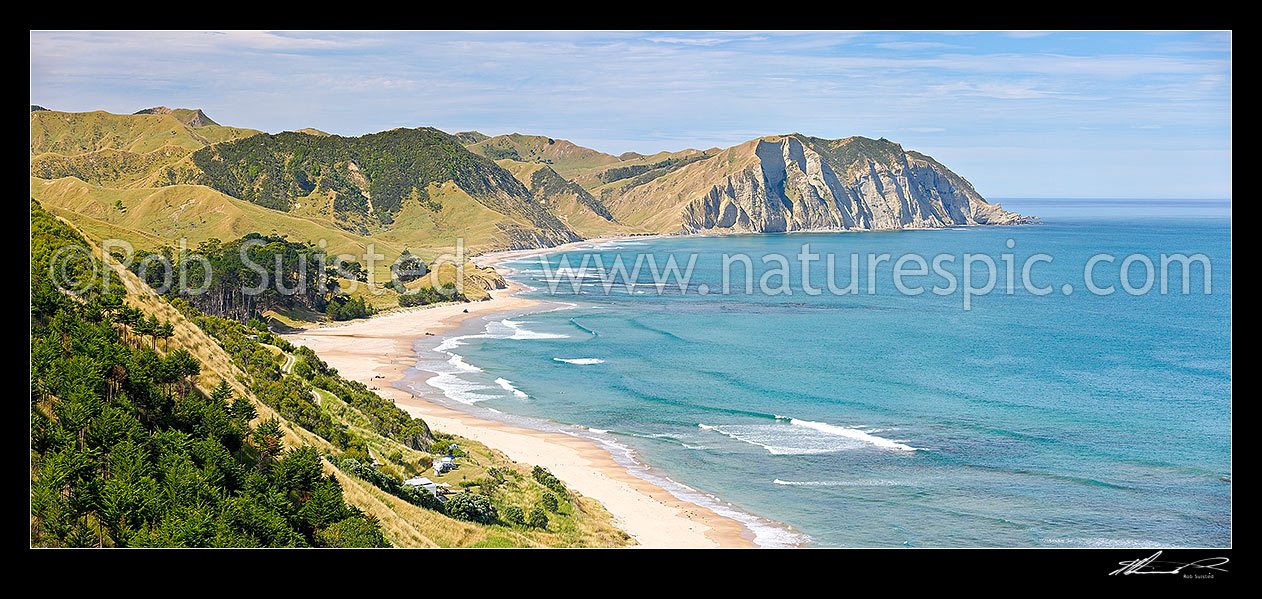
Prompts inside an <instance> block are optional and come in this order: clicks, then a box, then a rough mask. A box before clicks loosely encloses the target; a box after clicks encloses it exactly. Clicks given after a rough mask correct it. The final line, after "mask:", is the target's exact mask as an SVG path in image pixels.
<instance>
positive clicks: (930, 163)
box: [591, 133, 1026, 233]
mask: <svg viewBox="0 0 1262 599" xmlns="http://www.w3.org/2000/svg"><path fill="white" fill-rule="evenodd" d="M694 152H695V151H694ZM641 160H643V159H641ZM641 171H642V172H641ZM597 179H598V180H599V181H598V182H597V183H599V185H598V186H596V187H592V188H591V189H593V190H599V191H600V193H601V195H600V197H601V199H602V200H603V201H604V202H605V204H606V205H607V206H609V208H610V210H611V211H612V212H613V215H614V216H615V218H617V220H618V221H619V222H621V223H624V224H626V225H629V226H640V227H644V228H648V229H651V230H653V231H656V232H660V233H675V232H683V233H693V232H701V231H731V232H754V233H758V232H782V231H840V230H891V229H905V228H926V227H947V226H953V225H972V224H1016V223H1020V222H1026V219H1024V218H1023V217H1021V216H1020V215H1017V214H1014V213H1012V212H1007V211H1004V210H1002V209H1001V208H1000V207H999V206H997V205H992V204H989V203H987V202H986V201H985V200H984V199H983V198H982V196H981V195H980V194H978V193H977V191H976V190H974V189H973V186H972V185H971V184H969V183H968V181H966V180H965V179H964V178H963V177H960V176H959V175H956V174H955V173H953V172H951V171H950V170H949V169H947V168H946V167H945V166H943V165H942V164H940V163H939V162H937V161H936V160H933V159H932V158H930V157H928V156H926V155H924V154H920V153H918V152H908V151H905V150H904V149H903V148H902V146H900V145H898V144H896V143H894V142H892V141H889V140H886V139H868V138H865V137H848V138H844V139H822V138H817V137H809V136H805V135H801V134H798V133H793V134H790V135H773V136H767V137H760V138H758V139H754V140H751V141H748V142H745V143H743V144H740V145H736V146H733V147H730V148H727V149H724V150H707V151H706V152H698V153H696V154H692V155H690V156H689V155H684V156H675V157H671V158H668V159H666V160H661V161H658V162H655V163H653V164H649V165H641V166H639V167H638V168H632V167H629V166H628V167H613V168H610V169H606V170H605V171H603V172H602V173H598V174H597Z"/></svg>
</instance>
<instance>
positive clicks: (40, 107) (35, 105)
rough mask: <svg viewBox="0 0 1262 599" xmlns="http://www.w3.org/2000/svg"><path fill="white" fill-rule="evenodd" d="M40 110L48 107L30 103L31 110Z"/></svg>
mask: <svg viewBox="0 0 1262 599" xmlns="http://www.w3.org/2000/svg"><path fill="white" fill-rule="evenodd" d="M41 110H48V109H47V108H44V107H43V106H40V105H38V104H31V112H39V111H41Z"/></svg>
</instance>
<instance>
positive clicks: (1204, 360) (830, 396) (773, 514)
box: [401, 200, 1232, 547]
mask: <svg viewBox="0 0 1262 599" xmlns="http://www.w3.org/2000/svg"><path fill="white" fill-rule="evenodd" d="M1002 202H1003V205H1004V207H1005V208H1007V209H1010V210H1016V211H1018V212H1021V213H1023V214H1032V215H1036V216H1041V217H1043V224H1041V225H1033V226H1022V227H970V228H956V229H949V230H927V231H902V232H892V233H836V234H789V235H742V236H727V237H690V238H659V239H645V240H637V241H629V242H628V241H624V242H613V243H605V244H592V245H590V246H586V247H583V248H579V249H577V250H574V251H567V252H563V253H554V254H551V255H547V256H546V257H545V259H546V260H548V261H549V262H548V264H549V266H548V267H546V268H545V267H544V266H543V265H542V264H541V263H540V258H539V257H533V258H530V259H524V260H518V261H515V262H507V263H505V266H508V267H511V268H513V269H515V270H516V271H517V272H516V274H514V275H513V277H514V278H516V279H518V280H520V281H522V282H524V283H526V284H528V285H530V286H531V287H533V288H534V291H531V292H529V293H526V294H525V295H526V296H528V297H536V298H539V299H542V300H546V301H545V302H544V303H543V304H542V305H541V306H539V307H537V308H535V309H534V310H532V311H530V312H529V313H519V314H510V315H507V316H506V315H503V314H500V315H496V316H494V317H491V318H479V319H474V320H471V321H469V322H467V323H466V324H465V325H464V326H463V327H462V328H461V329H460V330H458V331H456V332H455V333H453V334H452V335H448V336H446V337H445V338H442V339H426V340H421V341H418V344H417V350H418V355H419V356H420V360H419V362H418V364H417V370H415V371H412V372H411V373H410V375H411V376H410V378H409V379H407V382H406V383H401V384H404V385H407V386H411V387H412V388H413V389H414V390H417V391H419V392H422V393H425V394H426V395H427V396H431V397H432V396H435V395H436V394H438V391H441V392H442V396H443V397H444V398H445V399H444V401H447V402H448V403H450V404H452V405H455V406H457V407H460V408H462V409H465V410H468V411H471V412H473V413H477V414H478V415H482V416H488V415H489V416H491V417H495V418H499V419H502V420H507V421H512V422H517V423H520V424H526V425H528V426H535V427H538V428H550V429H552V430H561V431H563V432H570V433H572V434H579V435H583V436H588V437H592V438H593V439H595V440H597V441H599V442H601V443H603V444H605V445H606V446H607V447H609V448H610V449H611V451H613V452H614V453H615V455H616V457H618V458H619V459H620V460H623V461H624V462H625V463H626V464H627V465H628V466H629V467H631V468H632V469H633V472H636V473H637V474H639V475H641V476H645V477H648V478H651V479H653V480H655V481H657V482H659V483H662V484H664V485H665V486H667V488H669V489H671V490H672V491H673V492H675V493H676V494H678V495H680V496H683V497H685V498H687V499H691V500H693V501H697V502H699V503H702V504H705V505H709V506H711V507H713V508H715V509H717V510H719V511H721V512H723V513H727V514H729V515H732V516H734V517H738V518H740V519H741V520H742V521H744V522H745V523H746V524H747V525H748V526H749V527H750V529H751V530H752V531H753V533H755V534H756V535H757V538H756V541H757V542H759V543H760V544H763V545H768V546H776V545H791V544H802V545H806V546H829V547H898V546H915V547H995V546H999V547H1027V546H1042V547H1101V546H1123V547H1124V546H1150V545H1160V546H1211V547H1224V546H1229V545H1230V544H1231V482H1230V481H1231V398H1232V396H1231V381H1232V378H1231V377H1232V372H1231V365H1232V364H1231V357H1232V354H1231V220H1230V203H1229V202H1225V201H1223V202H1216V201H1083V200H1003V201H1002ZM1009 240H1011V242H1012V243H1011V245H1012V248H1011V249H1009V247H1008V245H1009V244H1008V242H1009ZM804 244H807V245H809V249H810V251H811V252H813V253H817V254H819V255H821V258H820V259H819V260H818V261H817V262H815V263H813V264H812V265H811V266H810V268H809V269H808V270H809V271H810V278H809V282H808V281H803V280H802V277H801V272H802V270H803V269H802V268H801V264H800V262H799V261H798V258H797V255H798V253H799V252H800V251H801V249H802V246H803V245H804ZM738 253H741V254H745V255H748V256H750V257H751V262H752V264H753V265H754V273H755V279H754V283H755V293H753V294H747V293H745V289H744V280H743V278H742V277H740V276H737V277H736V278H735V279H734V280H733V282H732V283H731V290H732V293H728V294H723V293H720V292H719V291H718V290H720V289H721V288H722V271H723V268H722V256H723V255H724V254H728V255H734V254H738ZM966 253H967V254H987V255H989V256H991V257H992V259H993V261H994V262H995V264H996V272H997V275H998V276H999V282H998V284H997V286H996V289H995V291H992V292H990V293H989V294H985V295H979V296H977V297H972V298H971V303H970V308H971V309H969V310H965V309H964V308H963V297H962V292H961V291H960V290H959V289H957V290H956V291H954V292H953V293H950V294H947V295H937V294H935V293H933V292H932V291H930V289H932V288H933V287H935V286H938V287H943V286H946V285H947V282H946V280H945V278H944V277H941V276H937V275H935V274H934V273H933V271H932V270H930V271H929V274H928V275H924V276H908V277H906V279H905V286H907V287H923V288H924V289H925V291H924V292H923V293H921V294H919V295H907V294H904V293H902V292H900V291H899V290H898V289H897V288H896V287H895V285H894V283H893V278H892V270H893V262H894V261H896V260H897V259H898V258H899V257H900V256H904V255H907V254H919V255H921V256H923V257H924V258H925V259H926V262H931V261H932V259H933V257H934V256H935V255H938V254H946V255H950V256H954V257H955V258H954V262H953V263H946V264H945V265H944V266H943V268H944V270H945V271H947V272H950V273H952V274H953V275H954V276H956V278H957V280H962V274H963V273H962V266H961V262H962V260H963V256H964V254H966ZM1005 253H1007V254H1011V255H1012V256H1011V261H1012V262H1013V263H1014V264H1015V269H1014V275H1015V283H1016V285H1017V287H1016V288H1015V289H1014V290H1013V292H1012V293H1008V292H1007V289H1006V287H1005V285H1006V281H1005V280H1004V277H1005V276H1006V275H1005V274H1004V271H1005V268H1006V267H1005V261H1004V257H1003V255H1004V254H1005ZM1038 253H1045V254H1047V255H1049V256H1051V257H1052V261H1051V262H1040V263H1038V264H1036V265H1035V266H1034V267H1033V270H1032V274H1031V279H1032V282H1033V283H1034V285H1036V286H1039V287H1044V286H1046V287H1047V288H1048V289H1049V290H1051V291H1052V292H1051V293H1050V294H1047V295H1042V296H1040V295H1035V294H1034V293H1031V292H1029V291H1027V290H1025V289H1024V288H1022V287H1021V267H1022V264H1023V262H1024V260H1025V259H1026V257H1028V256H1031V255H1033V254H1038ZM1097 253H1109V254H1112V255H1114V256H1116V261H1115V262H1113V263H1107V262H1104V263H1100V264H1098V265H1097V266H1096V268H1095V276H1094V282H1095V284H1096V285H1098V286H1101V287H1107V286H1109V285H1113V286H1114V288H1115V292H1114V293H1113V294H1112V295H1108V296H1097V295H1093V294H1091V293H1090V292H1088V291H1087V289H1086V286H1085V284H1084V281H1083V267H1084V264H1086V263H1087V261H1088V259H1089V258H1090V257H1091V256H1092V255H1094V254H1097ZM1132 253H1140V254H1144V255H1146V256H1148V257H1149V259H1150V260H1151V261H1152V263H1153V265H1154V266H1155V267H1157V268H1160V255H1161V254H1163V253H1165V254H1176V253H1183V254H1188V255H1191V254H1196V253H1202V254H1204V255H1205V256H1206V257H1207V258H1208V259H1209V260H1210V263H1211V269H1210V270H1211V273H1212V276H1211V279H1212V280H1211V284H1212V289H1211V293H1209V294H1205V293H1203V287H1202V277H1203V275H1204V273H1203V270H1202V268H1201V267H1200V266H1199V265H1198V266H1194V267H1193V268H1192V269H1191V274H1190V279H1191V285H1190V287H1191V293H1189V294H1186V295H1185V294H1183V293H1182V292H1181V285H1180V283H1179V281H1180V280H1181V279H1180V278H1179V277H1180V276H1181V275H1180V273H1179V269H1178V268H1177V266H1176V267H1175V268H1173V269H1172V271H1171V274H1172V279H1171V283H1170V286H1169V289H1170V293H1168V294H1164V295H1163V294H1161V293H1160V292H1159V289H1158V288H1156V287H1157V286H1159V284H1160V283H1159V279H1158V282H1157V283H1156V286H1155V288H1154V289H1153V290H1152V291H1150V292H1148V293H1146V294H1142V295H1131V294H1128V293H1127V292H1125V291H1124V290H1123V289H1122V287H1121V281H1120V280H1119V276H1118V272H1119V269H1120V263H1121V262H1122V260H1123V259H1124V258H1125V257H1126V256H1128V255H1130V254H1132ZM585 254H592V255H599V256H601V258H602V260H603V261H604V264H605V265H606V266H608V265H609V264H611V263H612V262H613V260H614V258H615V257H616V256H619V255H621V256H622V257H623V260H624V261H625V262H624V264H626V265H627V267H628V269H630V268H631V266H632V264H633V263H634V261H635V259H636V256H637V255H640V254H644V255H652V256H654V257H655V260H656V261H657V263H658V264H659V265H660V264H662V263H664V262H665V260H666V258H667V257H669V256H671V255H674V256H675V257H676V260H677V261H678V264H679V265H680V266H681V268H682V267H683V266H684V265H686V264H687V262H688V260H689V257H690V256H694V255H695V256H696V263H695V268H694V269H693V272H692V276H691V279H690V281H689V285H688V287H687V288H686V290H685V291H684V292H682V293H681V291H680V289H679V288H678V286H677V285H676V284H674V283H672V284H671V285H668V286H667V287H666V288H665V290H664V293H661V294H659V293H657V291H656V289H655V288H654V287H653V286H652V285H649V284H647V283H648V282H650V281H651V280H652V279H651V277H650V276H649V272H648V266H645V267H644V269H643V271H642V272H641V275H640V279H639V281H641V282H644V283H646V284H644V285H638V286H635V287H633V288H631V289H630V290H627V289H626V288H625V287H624V286H623V285H620V284H619V285H614V286H613V288H612V290H611V291H610V292H609V293H608V294H606V293H605V292H604V289H603V287H602V285H601V279H600V278H599V277H601V276H602V275H603V276H608V275H607V274H604V273H607V272H608V268H604V269H599V268H595V267H594V266H593V265H592V263H591V262H590V261H589V263H588V268H587V269H586V270H585V271H579V270H577V268H578V267H579V265H580V263H581V260H582V257H583V256H584V255H585ZM769 254H781V255H784V256H786V257H787V260H788V261H789V262H788V263H789V265H790V275H791V276H790V277H788V278H787V280H788V283H789V289H790V291H791V293H790V294H778V295H767V294H763V293H760V292H759V291H758V289H757V281H758V278H760V277H761V276H762V275H763V274H764V273H765V272H766V271H767V270H768V269H770V268H774V267H778V266H779V265H778V264H776V263H774V262H772V263H770V264H769V265H768V264H764V263H763V261H762V257H763V256H766V255H769ZM829 254H832V255H833V256H834V262H833V271H834V276H833V280H834V283H835V284H836V285H837V286H845V285H846V283H848V282H849V281H850V279H851V276H852V275H851V270H850V264H851V263H850V255H851V254H858V255H859V256H861V259H860V263H859V267H860V268H859V270H858V271H857V276H858V277H859V280H860V281H861V284H860V289H859V293H858V294H853V293H852V294H847V295H836V294H833V293H830V292H828V291H827V290H826V289H825V290H824V291H823V292H822V293H821V294H819V295H811V294H808V293H806V292H805V291H804V290H805V288H806V287H808V286H810V287H815V288H824V287H825V285H826V281H827V272H826V270H827V264H826V263H825V259H824V258H823V256H827V255H829ZM869 254H876V255H879V254H890V260H888V261H883V262H881V263H879V264H878V265H877V267H876V269H875V279H874V280H875V283H876V287H875V292H874V293H871V294H869V293H868V287H867V285H868V280H867V279H868V276H869V273H868V268H867V262H866V261H867V260H868V256H869ZM563 258H564V259H567V260H569V264H570V266H571V267H573V268H574V269H576V270H571V271H564V272H565V273H569V274H575V273H577V274H578V275H581V276H580V277H578V278H574V279H570V278H563V282H562V284H561V285H560V288H559V289H558V290H557V292H555V293H552V292H550V291H549V289H548V284H547V282H546V278H545V277H546V275H547V272H548V271H549V270H555V269H556V268H557V265H559V264H560V261H561V260H562V259H563ZM589 260H591V258H589ZM908 268H912V267H911V266H909V267H908ZM738 270H740V267H733V269H732V270H731V271H730V272H736V271H738ZM972 270H973V273H974V274H975V275H976V276H974V277H973V280H972V284H973V285H974V286H975V287H980V286H982V284H983V283H984V282H985V278H986V277H985V274H984V267H982V266H979V265H977V264H975V265H974V268H973V269H972ZM1130 273H1131V275H1132V277H1131V279H1130V281H1131V282H1132V284H1133V285H1135V286H1138V285H1139V284H1140V283H1142V280H1143V276H1142V275H1143V274H1144V266H1143V264H1142V262H1136V263H1134V264H1132V265H1131V268H1130ZM768 280H769V281H770V282H771V284H773V285H776V286H779V285H780V283H781V278H777V277H771V278H770V279H768ZM571 281H576V282H578V283H581V285H580V287H579V288H578V291H577V292H576V291H575V290H574V289H573V288H572V286H571ZM618 281H619V282H621V279H619V280H618ZM961 282H962V281H961ZM1065 283H1069V284H1071V285H1073V287H1074V289H1073V290H1072V293H1071V294H1069V295H1065V293H1064V289H1063V285H1064V284H1065ZM702 285H705V286H706V288H707V289H708V290H709V293H708V294H705V295H703V294H701V293H700V291H701V286H702Z"/></svg>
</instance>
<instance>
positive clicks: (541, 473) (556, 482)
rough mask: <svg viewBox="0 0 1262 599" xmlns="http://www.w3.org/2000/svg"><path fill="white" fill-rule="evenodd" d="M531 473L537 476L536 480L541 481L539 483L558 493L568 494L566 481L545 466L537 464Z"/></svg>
mask: <svg viewBox="0 0 1262 599" xmlns="http://www.w3.org/2000/svg"><path fill="white" fill-rule="evenodd" d="M530 474H531V476H534V477H535V480H537V481H539V484H541V485H543V486H545V487H547V488H549V489H551V490H552V491H553V492H555V493H556V494H557V495H565V494H566V492H565V483H563V482H561V479H559V478H557V477H556V475H554V474H552V473H551V472H549V471H548V469H547V468H544V467H543V466H535V467H534V469H533V470H531V471H530Z"/></svg>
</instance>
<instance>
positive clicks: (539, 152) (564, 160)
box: [469, 133, 618, 178]
mask: <svg viewBox="0 0 1262 599" xmlns="http://www.w3.org/2000/svg"><path fill="white" fill-rule="evenodd" d="M469 151H471V152H474V153H477V154H481V155H483V156H486V157H487V158H490V159H491V160H504V159H509V160H516V161H518V162H538V163H541V164H547V165H549V166H551V167H552V169H553V170H555V171H556V172H557V173H558V174H560V175H561V176H563V177H566V178H572V177H573V176H574V175H575V174H576V173H577V172H579V171H582V170H583V169H590V168H595V167H601V166H605V165H609V164H614V163H616V162H618V158H617V157H615V156H610V155H609V154H605V153H604V152H598V151H596V150H593V149H591V148H584V147H582V146H579V145H575V144H574V143H572V142H569V141H566V140H564V139H553V138H551V137H544V136H542V135H521V134H519V133H513V134H511V135H497V136H495V137H490V138H486V139H483V140H482V141H479V142H477V143H474V144H470V145H469Z"/></svg>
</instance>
